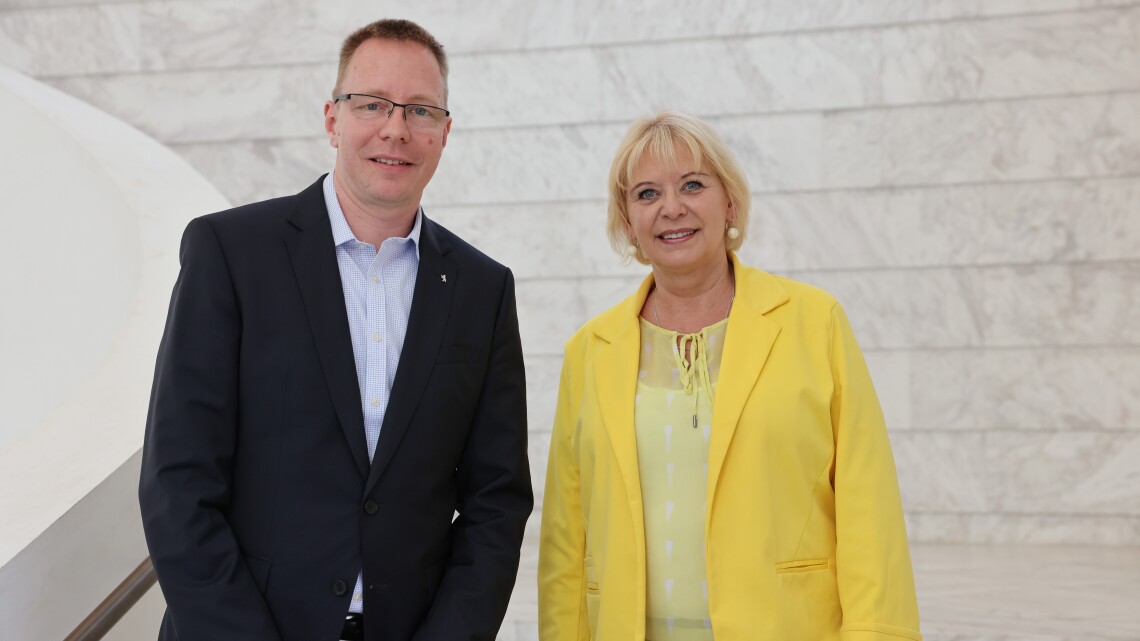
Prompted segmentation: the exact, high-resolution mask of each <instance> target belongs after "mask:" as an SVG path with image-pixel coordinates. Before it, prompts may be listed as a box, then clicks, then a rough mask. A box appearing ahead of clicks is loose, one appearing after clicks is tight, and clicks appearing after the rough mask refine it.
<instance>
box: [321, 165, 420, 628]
mask: <svg viewBox="0 0 1140 641" xmlns="http://www.w3.org/2000/svg"><path fill="white" fill-rule="evenodd" d="M324 192H325V206H326V207H327V208H328V212H329V222H330V223H332V235H333V243H335V244H336V262H337V265H338V266H339V267H340V283H341V287H342V288H343V289H344V307H345V310H346V311H347V312H348V329H349V333H350V334H351V336H352V356H353V359H354V360H355V361H356V380H357V382H358V383H359V385H360V403H361V407H362V409H363V410H364V438H365V441H366V442H367V443H368V460H369V461H371V460H372V456H373V455H374V454H375V453H376V440H377V439H378V438H379V437H380V426H381V424H383V423H384V412H385V411H386V410H387V409H388V398H389V397H390V396H391V394H392V383H393V381H395V379H396V366H397V365H398V364H399V362H400V350H402V349H403V347H404V336H405V335H406V334H407V332H408V316H409V315H410V314H411V311H412V294H413V293H414V292H415V288H416V270H417V269H418V268H419V265H420V246H419V242H420V227H421V221H422V220H423V210H422V209H421V210H418V211H417V212H416V222H415V223H414V224H413V225H412V231H411V233H409V234H408V235H407V237H405V238H389V239H387V240H385V241H384V242H383V243H381V244H380V249H379V251H377V249H376V247H374V246H373V245H370V244H368V243H365V242H362V241H360V240H357V238H356V235H355V234H353V233H352V229H351V228H350V227H349V226H348V221H347V220H345V218H344V211H343V210H342V209H341V208H340V200H339V199H338V198H337V196H336V189H335V188H334V186H333V175H332V173H331V172H330V173H329V175H328V176H327V177H326V178H325V182H324ZM363 594H364V581H363V576H362V575H358V576H357V578H356V589H355V590H354V591H353V593H352V603H351V605H350V606H349V608H348V609H349V611H350V612H361V611H363Z"/></svg>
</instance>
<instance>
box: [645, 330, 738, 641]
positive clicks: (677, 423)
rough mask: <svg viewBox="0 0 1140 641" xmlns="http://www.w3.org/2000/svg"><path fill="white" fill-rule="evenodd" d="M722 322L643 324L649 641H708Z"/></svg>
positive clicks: (646, 622) (710, 625)
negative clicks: (712, 454) (710, 508)
mask: <svg viewBox="0 0 1140 641" xmlns="http://www.w3.org/2000/svg"><path fill="white" fill-rule="evenodd" d="M727 329H728V321H727V319H726V320H723V321H721V322H719V323H716V324H715V325H710V326H708V327H706V328H704V329H702V330H701V331H700V332H698V333H696V334H678V333H677V332H673V331H669V330H666V329H662V328H660V327H657V326H656V325H654V324H652V323H650V322H649V321H646V320H645V319H641V363H640V366H639V368H638V381H637V397H636V401H635V405H636V410H635V412H636V414H635V420H634V422H635V426H636V432H637V465H638V473H639V474H640V477H641V495H642V504H643V505H644V506H645V514H644V517H645V552H646V562H647V563H646V573H647V576H646V586H647V588H646V591H647V594H646V621H645V638H646V640H647V641H698V640H699V641H711V640H712V638H713V635H712V623H711V622H710V620H709V604H708V581H707V579H706V573H705V538H704V528H705V489H706V487H707V484H708V469H709V465H708V461H709V435H710V433H711V429H712V401H713V393H714V391H715V389H716V381H717V375H718V373H719V371H720V359H721V351H722V347H723V345H724V336H725V332H726V330H727Z"/></svg>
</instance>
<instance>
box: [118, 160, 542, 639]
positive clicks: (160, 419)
mask: <svg viewBox="0 0 1140 641" xmlns="http://www.w3.org/2000/svg"><path fill="white" fill-rule="evenodd" d="M419 249H420V264H419V271H418V274H417V277H416V286H415V294H414V296H413V299H412V308H411V314H410V317H409V320H408V331H407V335H406V338H405V342H404V347H403V352H402V354H401V356H400V362H399V366H398V368H397V371H396V378H395V383H394V385H393V389H392V395H391V400H390V402H389V404H388V408H387V411H386V415H385V417H384V423H383V426H382V428H381V432H380V438H379V441H378V443H377V446H376V453H375V456H374V458H373V460H372V462H371V464H370V463H369V461H368V455H367V450H366V447H365V440H364V438H365V437H364V420H363V414H362V410H361V403H360V393H359V386H358V385H357V380H356V368H355V364H354V361H353V352H352V343H351V339H350V337H349V327H348V318H347V315H346V312H345V303H344V296H343V293H342V289H341V283H340V272H339V269H338V267H337V261H336V253H335V247H334V245H333V239H332V231H331V228H330V225H329V220H328V214H327V210H326V207H325V201H324V196H323V193H322V189H321V181H320V180H318V181H317V182H316V183H315V184H313V185H312V186H310V187H309V188H308V189H306V190H305V191H303V192H301V193H300V194H297V195H296V196H291V197H286V198H279V199H275V200H269V201H265V202H261V203H255V204H252V205H248V206H245V207H239V208H237V209H233V210H230V211H225V212H221V213H217V214H211V215H209V216H204V217H202V218H198V219H196V220H194V221H193V222H191V223H190V224H189V226H188V227H187V228H186V232H185V235H184V237H183V241H182V249H181V264H182V269H181V272H180V274H179V277H178V281H177V284H176V285H175V287H174V293H173V297H172V299H171V302H170V310H169V316H168V319H167V324H166V330H165V333H164V335H163V339H162V344H161V347H160V350H159V355H158V362H157V367H156V371H155V378H154V387H153V390H152V393H151V403H150V412H149V416H148V419H147V426H146V440H145V444H144V446H143V462H142V477H141V482H140V488H139V499H140V504H141V508H142V515H143V526H144V529H145V532H146V539H147V544H148V546H149V548H150V552H151V557H152V559H153V561H154V567H155V569H156V571H157V574H158V580H159V584H160V585H161V587H162V592H163V595H164V596H165V598H166V601H167V605H168V610H167V614H166V617H165V618H164V620H163V624H162V630H161V632H160V639H163V640H166V641H173V640H174V639H180V640H181V641H227V640H233V641H261V640H266V641H275V640H281V641H325V640H328V641H332V640H335V639H337V638H338V633H339V632H340V629H341V626H342V624H343V621H344V615H345V613H346V611H347V610H348V605H349V599H350V598H351V596H352V590H353V586H354V585H355V581H356V576H357V572H358V571H360V570H361V569H362V568H363V574H364V584H365V590H364V613H365V627H366V635H367V638H368V639H369V640H370V641H372V640H375V641H380V640H383V641H402V640H406V639H409V640H410V639H414V640H416V641H428V640H439V641H444V640H446V641H456V640H462V639H470V640H475V639H486V640H488V641H491V640H493V639H494V637H495V633H496V631H497V629H498V627H499V625H500V623H501V622H502V618H503V615H504V613H505V610H506V607H507V601H508V599H509V597H510V594H511V589H512V587H513V585H514V581H515V575H516V573H517V570H518V562H519V547H520V544H521V541H522V535H523V527H524V525H525V523H526V519H527V517H528V516H529V515H530V513H531V509H532V505H533V496H532V492H531V484H530V474H529V468H528V464H527V438H526V400H525V389H524V388H525V381H524V373H523V357H522V348H521V344H520V340H519V332H518V320H517V315H516V311H515V296H514V280H513V277H512V275H511V273H510V271H509V270H508V269H507V268H505V267H503V266H502V265H499V264H498V263H496V262H494V261H492V260H491V259H489V258H487V257H486V256H485V255H483V254H482V253H480V252H479V251H477V250H476V249H474V248H473V247H471V246H470V245H468V244H467V243H465V242H464V241H463V240H461V239H459V238H458V237H456V236H455V235H454V234H452V233H451V232H449V231H447V230H446V229H444V228H443V227H441V226H440V225H438V224H436V223H434V222H432V221H431V220H428V219H427V218H426V217H425V218H424V219H423V225H422V231H421V236H420V246H419Z"/></svg>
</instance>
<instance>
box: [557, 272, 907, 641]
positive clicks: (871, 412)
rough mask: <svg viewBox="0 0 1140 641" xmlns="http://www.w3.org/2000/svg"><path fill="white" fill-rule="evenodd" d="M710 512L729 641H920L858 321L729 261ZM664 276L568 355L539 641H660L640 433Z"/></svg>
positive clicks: (800, 289)
mask: <svg viewBox="0 0 1140 641" xmlns="http://www.w3.org/2000/svg"><path fill="white" fill-rule="evenodd" d="M731 259H732V264H733V268H734V270H735V274H736V301H735V303H734V304H733V306H732V311H731V313H730V315H729V317H728V330H727V335H726V337H725V343H724V353H723V356H722V360H721V369H720V378H719V382H718V383H717V387H716V394H715V399H714V402H713V415H712V436H711V440H710V444H709V476H708V490H707V497H708V502H707V506H708V507H707V510H706V513H705V540H706V542H707V546H706V553H705V556H706V558H705V562H706V568H707V571H708V585H709V594H708V598H709V615H710V617H711V619H712V626H713V633H714V636H715V638H716V639H717V641H764V640H771V641H832V640H837V641H838V640H842V641H872V640H874V641H902V640H904V639H914V640H916V641H918V640H920V639H921V638H922V635H921V634H919V632H918V605H917V603H916V599H915V591H914V578H913V574H912V571H911V564H910V552H909V550H908V547H907V538H906V529H905V526H904V524H903V512H902V504H901V501H900V499H899V490H898V481H897V479H896V476H895V465H894V459H893V458H892V455H891V447H890V442H889V440H888V438H887V430H886V426H885V424H884V421H883V415H882V410H881V409H880V407H879V402H878V399H877V397H876V396H875V391H874V388H873V387H872V385H871V378H870V376H869V374H868V372H867V367H866V364H865V363H864V361H863V356H862V354H861V353H860V351H859V347H858V345H857V344H856V343H855V337H854V335H853V334H852V332H851V328H850V325H849V324H848V321H847V317H846V316H845V315H844V313H843V309H842V308H841V307H840V306H839V304H838V303H837V302H836V301H835V299H834V298H832V297H831V296H830V295H828V294H827V293H825V292H823V291H821V290H819V289H816V288H814V287H811V286H809V285H804V284H801V283H797V282H795V281H791V280H787V279H784V278H778V277H775V276H772V275H770V274H768V273H766V272H762V271H760V270H757V269H752V268H749V267H745V266H743V265H741V264H740V262H739V261H738V260H737V258H736V257H735V256H731ZM652 284H653V277H652V275H651V276H649V277H648V278H646V280H645V282H643V283H642V285H641V287H640V288H639V289H638V291H637V292H636V293H635V294H633V295H632V296H630V297H629V298H627V299H626V300H625V301H623V302H622V303H620V304H619V305H617V306H616V307H613V308H612V309H610V310H608V311H606V312H604V313H602V314H601V315H599V316H597V317H595V318H594V319H593V320H591V321H589V322H588V323H586V325H584V326H583V327H582V328H581V329H580V330H579V331H578V332H577V333H576V334H574V336H573V337H571V338H570V340H569V341H568V342H567V343H566V355H565V360H564V362H563V366H562V381H561V384H560V387H559V394H558V408H557V411H556V416H555V420H554V429H553V435H552V437H551V444H550V461H549V467H548V468H547V474H546V492H545V496H544V499H543V508H542V532H541V535H540V547H539V562H538V615H539V638H540V639H542V641H572V640H573V641H577V640H581V639H597V640H600V641H642V640H643V639H644V638H645V581H646V579H645V572H646V570H645V529H644V522H643V519H642V514H643V512H642V504H641V484H640V481H639V478H638V468H637V445H636V440H635V436H634V428H633V426H634V393H635V388H636V384H637V371H638V357H639V348H640V331H639V329H638V320H637V318H638V314H639V313H640V310H641V307H642V305H643V304H644V302H645V298H646V296H647V295H648V293H649V290H650V288H651V286H652Z"/></svg>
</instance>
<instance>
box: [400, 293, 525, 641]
mask: <svg viewBox="0 0 1140 641" xmlns="http://www.w3.org/2000/svg"><path fill="white" fill-rule="evenodd" d="M525 378H526V377H525V373H524V368H523V353H522V341H521V340H520V338H519V326H518V314H517V312H516V309H515V289H514V278H513V277H512V276H511V274H510V272H509V271H508V272H507V273H506V276H505V278H504V283H503V289H502V293H501V297H500V300H499V305H498V309H497V311H496V320H495V325H494V332H493V335H492V336H491V350H490V358H489V360H488V364H487V371H486V375H485V377H484V379H483V387H482V390H481V392H480V398H479V402H478V405H477V408H476V410H475V417H474V419H473V420H472V423H471V428H470V431H469V432H468V436H467V443H466V445H465V447H464V451H463V454H462V457H461V459H460V464H459V466H458V467H457V469H456V472H455V473H456V475H457V477H456V478H457V485H458V493H459V496H458V502H459V504H458V506H457V507H456V509H457V511H458V512H459V516H458V517H457V518H456V519H455V521H454V523H452V538H451V554H450V557H449V559H448V562H447V567H446V569H445V571H444V575H443V580H442V582H441V583H440V588H439V591H438V592H437V594H436V597H435V601H434V602H433V603H432V606H431V609H430V611H429V612H428V615H427V617H426V619H425V621H424V622H423V623H422V624H421V625H420V627H419V629H418V630H417V631H416V634H415V637H414V639H415V641H429V640H430V641H461V640H470V641H476V640H486V641H493V640H494V638H495V633H496V631H497V630H498V628H499V626H500V625H501V624H502V620H503V616H504V615H505V614H506V610H507V603H508V601H509V600H510V596H511V590H512V589H513V588H514V584H515V577H516V576H517V574H518V566H519V551H520V548H521V546H522V538H523V529H524V528H525V526H526V520H527V518H528V517H529V516H530V514H531V511H532V510H533V509H534V494H533V491H532V490H531V484H530V465H529V462H528V457H527V422H526V380H525Z"/></svg>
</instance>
